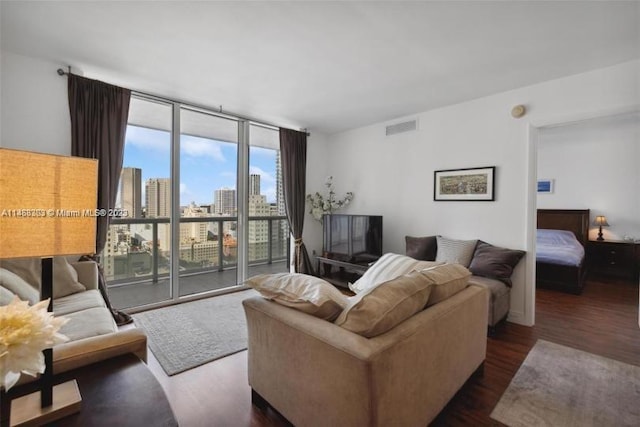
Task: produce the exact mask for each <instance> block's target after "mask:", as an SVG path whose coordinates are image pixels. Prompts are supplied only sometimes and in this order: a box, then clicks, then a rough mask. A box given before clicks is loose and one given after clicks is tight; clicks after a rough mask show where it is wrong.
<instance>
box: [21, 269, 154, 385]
mask: <svg viewBox="0 0 640 427" xmlns="http://www.w3.org/2000/svg"><path fill="white" fill-rule="evenodd" d="M70 264H71V266H72V267H73V268H74V269H75V270H76V272H77V274H78V282H79V283H81V284H82V285H84V287H85V288H86V290H84V291H81V292H77V293H73V294H71V295H67V296H64V297H59V298H54V301H53V311H54V314H55V315H56V316H64V317H66V318H68V319H69V321H68V322H67V323H66V324H65V325H64V326H63V327H62V328H61V330H60V332H61V333H63V334H64V335H66V336H67V337H69V341H68V342H66V343H63V344H59V345H56V346H55V347H54V348H53V372H54V374H59V373H61V372H66V371H69V370H72V369H75V368H78V367H81V366H85V365H89V364H91V363H95V362H99V361H102V360H105V359H108V358H111V357H114V356H117V355H120V354H125V353H134V354H135V355H136V356H138V357H139V358H140V359H141V360H143V361H146V360H147V337H146V335H145V334H144V332H143V331H142V330H140V329H136V328H131V329H127V330H122V331H119V330H118V327H117V325H116V323H115V321H114V320H113V317H112V316H111V312H110V311H109V309H108V308H107V306H106V304H105V302H104V299H103V298H102V296H101V294H100V291H99V290H98V268H97V265H96V263H95V262H93V261H83V262H70ZM23 275H24V274H23ZM54 286H55V284H54ZM32 380H33V377H30V376H27V375H22V376H21V378H20V382H19V384H22V383H27V382H30V381H32Z"/></svg>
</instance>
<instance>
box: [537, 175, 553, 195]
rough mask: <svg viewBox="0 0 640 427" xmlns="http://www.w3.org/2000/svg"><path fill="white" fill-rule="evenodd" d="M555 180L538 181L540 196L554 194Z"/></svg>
mask: <svg viewBox="0 0 640 427" xmlns="http://www.w3.org/2000/svg"><path fill="white" fill-rule="evenodd" d="M554 184H555V183H554V180H553V179H539V180H538V193H539V194H552V193H553V187H554Z"/></svg>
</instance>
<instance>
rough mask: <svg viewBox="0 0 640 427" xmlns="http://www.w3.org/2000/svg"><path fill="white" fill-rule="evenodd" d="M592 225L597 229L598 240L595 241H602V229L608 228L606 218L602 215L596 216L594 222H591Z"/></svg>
mask: <svg viewBox="0 0 640 427" xmlns="http://www.w3.org/2000/svg"><path fill="white" fill-rule="evenodd" d="M593 225H597V226H598V227H599V228H598V238H597V239H596V240H598V241H600V242H601V241H603V240H604V238H603V237H602V227H603V226H604V227H608V226H609V223H608V222H607V218H606V217H605V216H604V215H598V216H597V217H596V219H595V220H593Z"/></svg>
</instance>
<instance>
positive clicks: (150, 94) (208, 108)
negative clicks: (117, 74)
mask: <svg viewBox="0 0 640 427" xmlns="http://www.w3.org/2000/svg"><path fill="white" fill-rule="evenodd" d="M67 68H68V71H65V70H63V69H62V68H58V70H57V73H58V75H59V76H68V75H71V74H73V73H72V72H71V66H67ZM131 92H132V93H134V94H139V95H143V96H147V97H150V98H156V99H158V100H161V101H166V102H171V103H174V102H177V103H178V104H183V105H187V106H190V107H195V108H200V109H202V110H207V111H213V112H217V113H220V114H226V115H227V116H231V117H234V118H236V119H241V120H247V121H250V122H254V123H256V124H258V125H266V126H270V127H274V128H278V129H280V128H282V127H284V126H279V125H276V124H273V123H269V122H265V121H264V120H257V119H254V118H251V117H247V116H243V115H240V114H235V113H232V112H230V111H222V105H221V106H220V108H219V109H218V110H215V109H213V108H211V107H207V106H204V105H198V104H194V103H191V102H184V101H180V100H178V99H171V98H167V97H166V96H161V95H156V94H153V93H149V92H143V91H140V90H135V89H131ZM285 129H290V128H285ZM295 130H298V131H300V132H304V133H306V134H307V136H311V133H309V132H308V131H307V129H306V128H305V129H295Z"/></svg>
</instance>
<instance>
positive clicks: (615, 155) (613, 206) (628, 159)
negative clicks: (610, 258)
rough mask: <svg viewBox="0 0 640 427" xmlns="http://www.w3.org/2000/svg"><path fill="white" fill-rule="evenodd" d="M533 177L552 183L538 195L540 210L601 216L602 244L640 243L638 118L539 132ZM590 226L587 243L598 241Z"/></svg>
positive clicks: (602, 120)
mask: <svg viewBox="0 0 640 427" xmlns="http://www.w3.org/2000/svg"><path fill="white" fill-rule="evenodd" d="M538 177H542V178H549V179H554V183H555V188H554V191H553V193H551V194H538V197H537V199H538V207H539V208H544V209H591V220H592V221H593V219H594V218H595V217H596V215H605V216H606V217H607V221H608V222H609V224H610V225H611V226H610V227H603V234H604V238H605V239H607V240H622V239H623V237H624V236H635V237H636V238H638V239H640V191H639V189H640V115H638V114H637V113H636V114H624V115H616V116H612V117H605V118H599V119H593V120H587V121H582V122H577V123H572V124H568V125H564V126H557V127H551V128H544V129H541V131H540V135H539V140H538ZM597 233H598V228H597V227H595V226H592V228H591V230H590V233H589V234H590V236H589V237H590V238H591V239H592V240H594V239H596V238H597Z"/></svg>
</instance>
